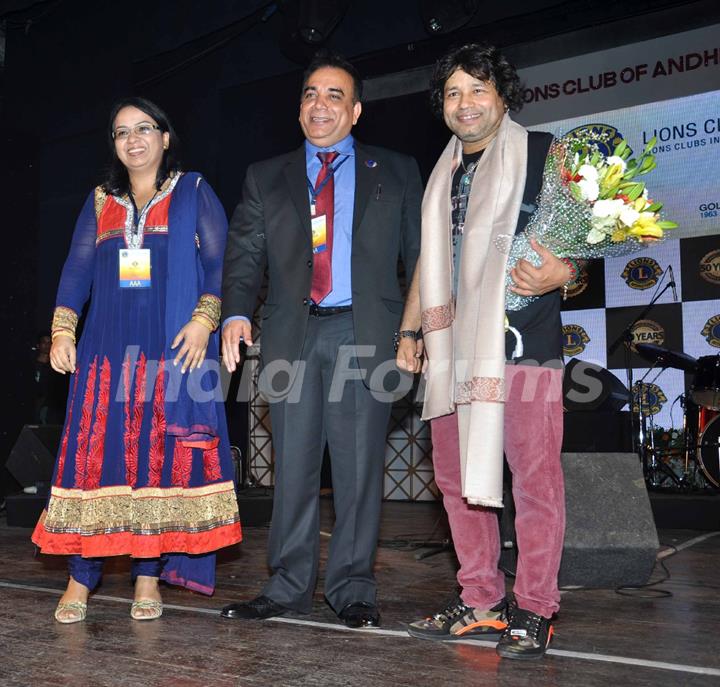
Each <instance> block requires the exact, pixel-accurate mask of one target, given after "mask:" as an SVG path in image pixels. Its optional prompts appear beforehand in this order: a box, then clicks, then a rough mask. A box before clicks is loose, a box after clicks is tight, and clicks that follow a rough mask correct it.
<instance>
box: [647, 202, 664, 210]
mask: <svg viewBox="0 0 720 687" xmlns="http://www.w3.org/2000/svg"><path fill="white" fill-rule="evenodd" d="M662 206H663V204H662V203H653V204H652V205H648V206H647V207H646V208H645V210H644V212H658V211H659V210H662Z"/></svg>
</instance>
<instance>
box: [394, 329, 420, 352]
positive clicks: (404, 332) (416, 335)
mask: <svg viewBox="0 0 720 687" xmlns="http://www.w3.org/2000/svg"><path fill="white" fill-rule="evenodd" d="M400 339H412V340H413V341H417V340H418V339H422V329H419V330H418V331H415V330H414V329H401V330H400V331H399V332H395V333H394V334H393V348H394V349H395V352H396V353H397V349H398V348H399V346H400Z"/></svg>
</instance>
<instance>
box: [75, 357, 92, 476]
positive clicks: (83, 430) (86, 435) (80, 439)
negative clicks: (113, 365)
mask: <svg viewBox="0 0 720 687" xmlns="http://www.w3.org/2000/svg"><path fill="white" fill-rule="evenodd" d="M96 377H97V356H95V358H93V361H92V363H91V364H90V371H89V372H88V377H87V382H86V383H85V396H84V398H83V404H82V409H81V411H80V412H81V414H80V428H79V429H78V435H77V452H76V453H75V486H76V487H77V488H78V489H84V488H85V470H86V468H87V454H88V443H89V441H90V423H91V421H92V411H93V406H94V405H95V378H96Z"/></svg>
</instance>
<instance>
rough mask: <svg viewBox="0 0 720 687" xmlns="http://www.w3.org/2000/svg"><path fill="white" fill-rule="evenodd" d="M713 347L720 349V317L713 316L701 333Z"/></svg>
mask: <svg viewBox="0 0 720 687" xmlns="http://www.w3.org/2000/svg"><path fill="white" fill-rule="evenodd" d="M700 333H701V334H702V335H703V336H704V337H705V341H707V342H708V343H709V344H710V345H711V346H715V348H720V315H713V316H712V317H711V318H710V319H709V320H708V321H707V322H706V323H705V326H704V327H703V329H702V332H700Z"/></svg>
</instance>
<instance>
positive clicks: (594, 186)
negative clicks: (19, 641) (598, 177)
mask: <svg viewBox="0 0 720 687" xmlns="http://www.w3.org/2000/svg"><path fill="white" fill-rule="evenodd" d="M580 169H582V167H581V168H580ZM577 185H578V188H579V189H580V195H581V196H582V197H583V199H584V200H589V201H591V202H592V201H594V200H597V197H598V195H599V194H600V186H599V185H598V182H597V181H594V180H592V179H580V181H578V182H577Z"/></svg>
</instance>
